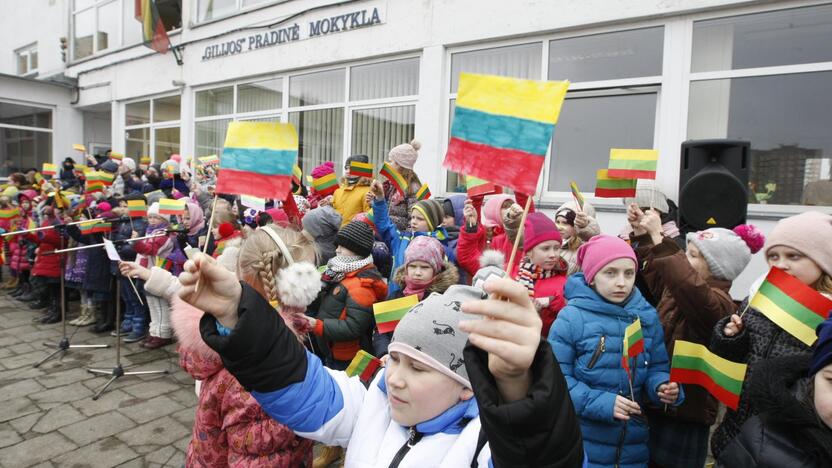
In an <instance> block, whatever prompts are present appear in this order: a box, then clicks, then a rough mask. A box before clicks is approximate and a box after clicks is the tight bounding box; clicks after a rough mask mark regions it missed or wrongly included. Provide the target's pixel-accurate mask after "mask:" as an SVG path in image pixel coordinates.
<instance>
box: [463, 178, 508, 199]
mask: <svg viewBox="0 0 832 468" xmlns="http://www.w3.org/2000/svg"><path fill="white" fill-rule="evenodd" d="M465 189H466V191H467V192H468V196H469V197H483V196H485V195H491V194H495V193H502V192H503V189H502V187H500V186H499V185H496V184H494V183H491V182H488V181H487V180H482V179H478V178H476V177H474V176H470V175H467V176H465Z"/></svg>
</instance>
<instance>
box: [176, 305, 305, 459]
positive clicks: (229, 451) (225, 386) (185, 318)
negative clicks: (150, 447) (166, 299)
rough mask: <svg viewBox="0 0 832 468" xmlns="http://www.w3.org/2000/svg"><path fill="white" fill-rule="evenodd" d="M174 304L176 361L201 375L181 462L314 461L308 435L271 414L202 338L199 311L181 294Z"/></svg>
mask: <svg viewBox="0 0 832 468" xmlns="http://www.w3.org/2000/svg"><path fill="white" fill-rule="evenodd" d="M172 306H173V313H172V314H171V325H173V330H174V332H175V333H176V336H177V337H178V338H179V347H178V351H179V365H180V366H182V368H183V369H185V371H186V372H188V373H189V374H190V375H191V376H192V377H193V378H194V379H197V380H202V388H201V390H200V393H199V405H198V406H197V410H196V417H195V418H194V427H193V434H192V436H191V443H190V444H189V445H188V454H187V459H186V461H185V466H188V467H212V468H213V467H221V466H234V467H278V468H289V467H299V466H312V441H311V440H307V439H303V438H301V437H298V436H296V435H295V434H294V432H292V430H291V429H289V428H288V427H286V426H284V425H282V424H280V423H278V422H277V421H275V420H274V419H272V418H270V417H269V416H268V415H267V414H266V413H265V412H264V411H263V409H262V408H261V407H260V405H259V404H258V403H257V401H256V400H255V399H254V397H252V396H251V394H250V393H249V392H247V391H245V390H244V389H243V387H242V386H241V385H240V383H239V382H237V379H235V378H234V376H232V375H231V374H230V373H229V372H228V371H227V370H225V368H224V367H223V365H222V360H221V359H220V357H219V355H218V354H217V353H216V352H214V351H213V350H212V349H211V348H209V347H208V345H206V344H205V343H204V342H203V341H202V337H201V336H200V334H199V320H200V318H202V315H203V312H202V311H201V310H199V309H196V308H194V307H192V306H190V305H188V304H186V303H185V302H183V301H181V300H180V299H179V298H174V300H173V303H172Z"/></svg>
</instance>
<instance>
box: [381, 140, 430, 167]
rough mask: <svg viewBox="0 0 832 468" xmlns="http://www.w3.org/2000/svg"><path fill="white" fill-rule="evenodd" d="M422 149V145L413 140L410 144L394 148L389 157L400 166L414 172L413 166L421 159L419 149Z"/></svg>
mask: <svg viewBox="0 0 832 468" xmlns="http://www.w3.org/2000/svg"><path fill="white" fill-rule="evenodd" d="M421 147H422V144H421V143H419V142H418V141H416V140H413V141H411V142H410V143H403V144H401V145H399V146H395V147H393V149H391V150H390V153H388V155H387V157H388V158H389V159H390V160H391V161H393V162H394V163H396V164H398V165H399V166H401V167H403V168H405V169H411V170H412V169H413V165H414V164H416V159H418V158H419V148H421Z"/></svg>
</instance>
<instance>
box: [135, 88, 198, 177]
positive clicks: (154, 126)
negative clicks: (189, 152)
mask: <svg viewBox="0 0 832 468" xmlns="http://www.w3.org/2000/svg"><path fill="white" fill-rule="evenodd" d="M173 96H179V97H180V99H179V118H178V119H176V120H163V121H160V122H156V121H155V120H154V115H153V114H154V112H155V109H154V107H155V105H156V100H158V99H164V98H166V97H173ZM142 101H148V102H149V104H150V105H149V109H148V112H149V114H148V120H149V121H148V123H144V124H133V125H127V105H128V104H134V103H137V102H142ZM182 101H183V99H182V94H181V93H164V94H158V95H153V96H144V97H141V98H136V99H130V100H126V101H122V102H121V109H122V113H121V117H122V119H121V129H122V131H123V134H124V138H123V139H122V141H123V143H124V146H123V148H124V151H125V152H126V151H127V132H128V131H130V130H138V129H148V130H149V137H150V138H149V140H148V145H149V148H150V153H149V154H142V155H140V156H150V161H151V164H156V163H161V162H162V161H157V159H156V130H159V129H163V128H175V127H179V152H180V154H181V153H182V131H183V130H182V122H183V120H182ZM130 157H132V156H130ZM137 162H138V161H137Z"/></svg>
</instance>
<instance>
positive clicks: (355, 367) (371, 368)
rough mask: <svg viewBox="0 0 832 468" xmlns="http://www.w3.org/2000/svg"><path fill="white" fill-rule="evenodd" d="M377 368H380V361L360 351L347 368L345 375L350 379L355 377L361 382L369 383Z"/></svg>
mask: <svg viewBox="0 0 832 468" xmlns="http://www.w3.org/2000/svg"><path fill="white" fill-rule="evenodd" d="M379 367H381V359H379V358H377V357H375V356H373V355H372V354H370V353H368V352H367V351H364V350H363V349H360V350H358V352H357V353H356V354H355V357H354V358H353V359H352V362H350V365H349V366H347V370H346V373H347V375H348V376H350V377H355V376H356V375H357V376H358V378H359V379H361V381H362V382H364V383H370V382H371V381H372V380H373V376H374V375H375V373H376V371H377V370H378V369H379Z"/></svg>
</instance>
